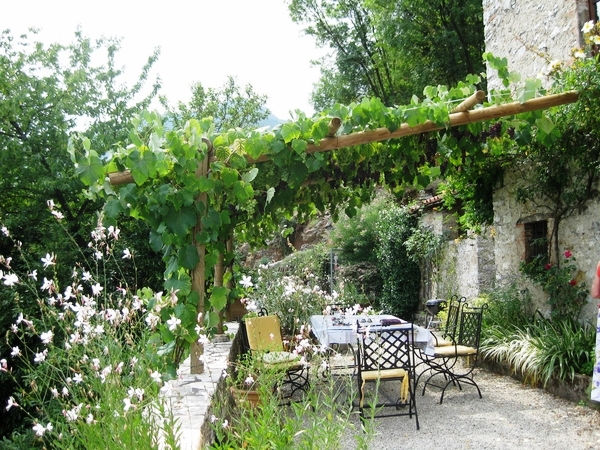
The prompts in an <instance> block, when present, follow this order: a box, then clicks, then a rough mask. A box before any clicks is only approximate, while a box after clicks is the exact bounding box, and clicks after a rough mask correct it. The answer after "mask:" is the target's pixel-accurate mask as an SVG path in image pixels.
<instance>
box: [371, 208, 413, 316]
mask: <svg viewBox="0 0 600 450" xmlns="http://www.w3.org/2000/svg"><path fill="white" fill-rule="evenodd" d="M416 226H417V218H416V217H415V216H413V215H411V214H409V212H408V209H407V208H401V207H398V206H391V207H388V208H387V209H386V210H384V211H382V212H381V217H380V221H379V222H378V223H377V227H376V230H377V237H378V246H377V266H378V268H379V271H380V274H381V278H382V280H383V286H382V292H381V298H380V304H379V306H380V307H381V309H383V311H384V312H386V313H389V314H394V315H396V316H399V317H402V318H403V319H406V320H412V319H413V318H414V315H415V313H416V312H417V309H418V307H419V291H420V288H421V272H420V270H419V265H418V264H417V263H416V262H414V261H413V260H412V259H411V258H410V257H409V254H408V251H407V250H406V247H405V245H404V243H405V242H406V240H407V239H408V238H409V237H410V236H411V234H412V233H413V231H414V229H415V227H416Z"/></svg>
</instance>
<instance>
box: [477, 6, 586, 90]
mask: <svg viewBox="0 0 600 450" xmlns="http://www.w3.org/2000/svg"><path fill="white" fill-rule="evenodd" d="M483 11H484V12H483V23H484V27H485V47H486V51H488V52H491V53H493V54H494V56H497V57H506V58H507V59H508V68H509V70H511V71H514V72H517V73H520V74H521V75H523V76H524V77H525V78H532V77H536V76H537V75H538V74H539V73H543V72H545V71H546V69H547V67H548V63H549V61H552V60H559V61H567V60H569V59H571V50H572V49H573V48H575V47H580V46H581V45H582V35H581V32H580V30H581V27H582V26H583V23H585V22H586V21H587V20H589V19H588V17H589V15H588V2H587V0H555V1H553V2H536V1H531V0H483ZM501 87H502V86H501V84H500V81H499V79H498V77H497V74H496V72H495V71H494V72H490V71H488V90H491V89H498V88H501Z"/></svg>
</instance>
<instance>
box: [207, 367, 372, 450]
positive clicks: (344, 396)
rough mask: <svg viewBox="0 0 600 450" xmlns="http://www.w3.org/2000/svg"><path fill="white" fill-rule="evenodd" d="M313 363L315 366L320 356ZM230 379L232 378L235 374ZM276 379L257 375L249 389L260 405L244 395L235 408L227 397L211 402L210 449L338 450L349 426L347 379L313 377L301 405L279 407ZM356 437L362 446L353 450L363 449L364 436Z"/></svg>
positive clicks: (271, 375) (350, 385)
mask: <svg viewBox="0 0 600 450" xmlns="http://www.w3.org/2000/svg"><path fill="white" fill-rule="evenodd" d="M313 364H314V365H315V366H318V365H319V364H320V360H319V358H316V359H315V360H314V361H313ZM232 377H236V375H235V372H234V373H233V374H232V376H231V377H229V378H230V379H231V378H232ZM240 378H241V377H240ZM278 378H280V377H279V376H278V374H277V373H273V371H271V370H268V369H267V370H261V371H259V372H257V376H256V379H255V380H254V381H255V383H254V386H255V388H256V389H257V391H258V393H259V397H260V404H259V405H257V406H255V407H250V406H249V405H248V403H247V402H245V401H244V397H243V394H242V396H241V397H240V399H239V400H238V401H237V402H235V404H232V402H231V401H230V400H229V399H228V398H227V397H226V398H222V399H220V401H217V402H216V404H214V411H213V415H212V417H211V422H212V430H213V433H214V439H213V440H212V442H210V447H209V448H210V449H213V450H229V449H238V448H253V449H254V448H256V449H258V448H260V449H282V448H303V449H304V448H306V449H309V448H315V449H316V448H319V449H336V448H341V441H342V439H343V438H344V436H345V435H346V434H347V432H348V429H349V428H353V427H354V425H353V423H352V410H353V407H352V400H353V398H354V397H355V392H356V388H355V385H354V383H352V382H351V381H352V380H351V379H350V378H346V377H343V378H345V380H342V379H341V378H333V377H328V378H325V377H318V378H317V379H315V380H314V382H311V384H310V386H309V388H308V392H306V393H303V398H302V401H297V402H292V403H291V404H290V405H289V407H282V406H281V399H280V398H279V397H278V395H277V392H278V389H273V386H275V385H276V384H277V382H278ZM359 435H361V436H360V437H357V440H358V441H359V442H360V443H361V444H362V445H361V446H360V447H358V448H361V449H362V448H367V445H366V444H367V441H368V436H366V437H365V436H362V435H363V433H359Z"/></svg>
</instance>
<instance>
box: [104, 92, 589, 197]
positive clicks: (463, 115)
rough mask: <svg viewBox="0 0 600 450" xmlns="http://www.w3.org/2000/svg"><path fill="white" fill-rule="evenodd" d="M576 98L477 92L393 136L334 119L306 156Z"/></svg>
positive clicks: (115, 176) (118, 177) (118, 180)
mask: <svg viewBox="0 0 600 450" xmlns="http://www.w3.org/2000/svg"><path fill="white" fill-rule="evenodd" d="M578 96H579V94H578V93H577V92H565V93H562V94H553V95H547V96H545V97H538V98H533V99H531V100H528V101H526V102H523V103H520V102H514V103H507V104H505V105H494V106H488V107H485V108H478V109H471V108H473V107H474V106H475V105H477V104H478V103H480V102H481V101H483V99H484V98H485V92H483V91H477V92H475V93H474V94H473V95H471V96H470V97H468V98H467V99H466V100H464V101H463V102H462V103H461V104H459V105H458V106H457V107H456V108H454V109H453V110H452V112H451V113H450V114H449V117H448V119H449V120H448V123H447V124H445V125H438V124H436V123H435V122H432V121H430V120H428V121H427V122H425V123H422V124H419V125H415V126H412V127H411V126H410V125H408V124H407V123H403V124H401V125H400V127H398V129H396V130H395V131H393V132H390V131H389V130H388V129H387V128H377V129H375V130H369V131H359V132H356V133H351V134H346V135H341V136H336V133H337V131H338V130H339V128H340V127H341V125H342V121H341V120H340V119H339V118H337V117H334V118H333V119H331V122H330V124H329V135H328V136H327V137H325V138H323V139H321V140H320V141H319V142H318V143H316V144H309V145H308V147H307V149H306V153H309V154H313V153H319V152H328V151H331V150H337V149H340V148H346V147H354V146H356V145H362V144H368V143H371V142H380V141H387V140H388V139H397V138H401V137H405V136H410V135H414V134H422V133H428V132H430V131H438V130H443V129H446V128H452V127H458V126H461V125H467V124H469V123H476V122H483V121H485V120H491V119H499V118H501V117H506V116H514V115H516V114H521V113H525V112H530V111H537V110H541V109H548V108H551V107H553V106H560V105H565V104H568V103H574V102H576V101H577V98H578ZM246 159H247V160H248V162H249V163H259V162H264V161H268V160H269V157H268V156H261V157H260V158H257V159H252V158H250V157H246ZM108 176H109V179H110V183H111V184H112V185H113V186H118V185H122V184H128V183H133V177H132V176H131V172H130V171H128V170H125V171H123V172H113V173H110V174H109V175H108Z"/></svg>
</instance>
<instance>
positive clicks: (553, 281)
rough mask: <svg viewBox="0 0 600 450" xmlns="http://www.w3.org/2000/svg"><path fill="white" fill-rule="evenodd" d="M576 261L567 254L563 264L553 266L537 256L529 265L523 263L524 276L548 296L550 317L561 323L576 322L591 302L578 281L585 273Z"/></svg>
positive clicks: (521, 268) (583, 285)
mask: <svg viewBox="0 0 600 450" xmlns="http://www.w3.org/2000/svg"><path fill="white" fill-rule="evenodd" d="M575 261H576V259H575V257H574V256H572V254H571V252H570V251H568V250H567V251H565V253H564V259H563V261H562V264H560V265H559V264H550V263H548V262H547V258H545V257H541V256H538V257H536V258H534V259H533V261H531V262H530V263H527V262H522V263H521V266H520V270H521V272H522V273H523V274H524V275H525V276H526V277H527V278H529V279H530V280H531V281H533V282H534V283H535V284H537V285H538V286H540V287H541V288H542V289H543V290H544V292H545V293H546V294H547V295H548V299H547V300H546V303H547V304H548V306H549V307H550V309H551V311H550V313H551V316H552V318H554V319H559V320H577V318H578V317H579V314H580V312H581V308H582V307H583V306H584V305H585V304H586V302H587V299H588V289H587V287H586V286H585V283H581V282H580V281H579V280H580V279H581V277H582V275H583V274H582V273H581V272H580V271H579V270H578V269H577V266H576V265H575Z"/></svg>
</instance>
